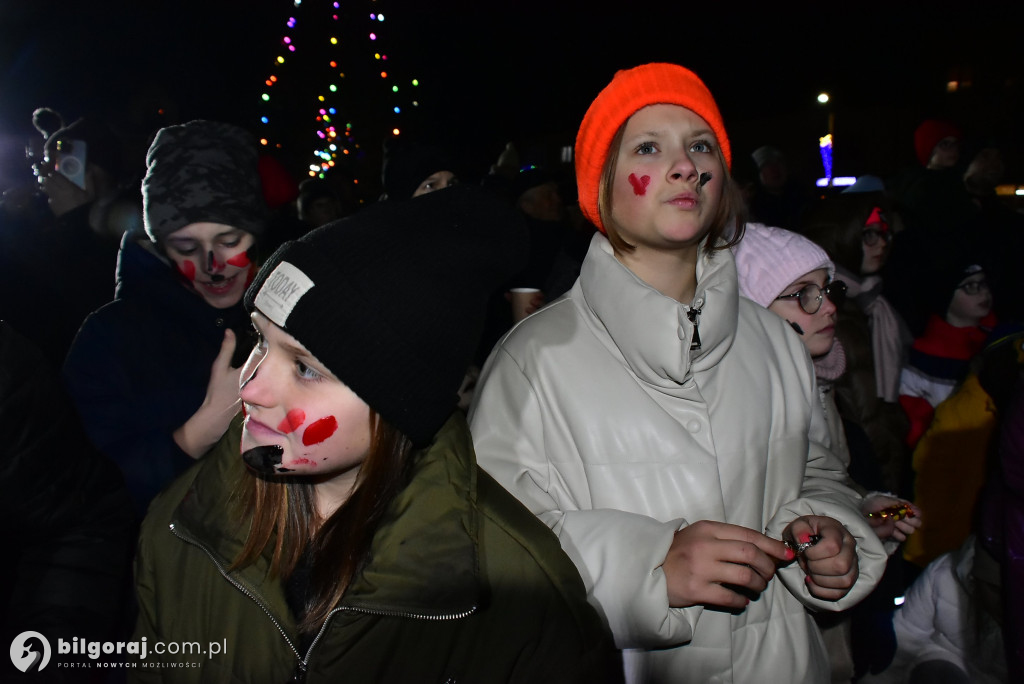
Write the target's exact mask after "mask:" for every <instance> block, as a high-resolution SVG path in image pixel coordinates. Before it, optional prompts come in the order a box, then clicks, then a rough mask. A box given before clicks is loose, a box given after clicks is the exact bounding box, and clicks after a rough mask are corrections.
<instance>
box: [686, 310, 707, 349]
mask: <svg viewBox="0 0 1024 684" xmlns="http://www.w3.org/2000/svg"><path fill="white" fill-rule="evenodd" d="M703 308H704V298H703V297H698V298H697V299H695V300H694V301H693V306H689V307H686V318H687V319H688V320H689V321H690V323H693V340H692V341H691V342H690V351H697V350H698V349H700V346H701V345H700V331H699V330H698V329H697V328H698V320H697V317H698V316H700V314H701V309H703Z"/></svg>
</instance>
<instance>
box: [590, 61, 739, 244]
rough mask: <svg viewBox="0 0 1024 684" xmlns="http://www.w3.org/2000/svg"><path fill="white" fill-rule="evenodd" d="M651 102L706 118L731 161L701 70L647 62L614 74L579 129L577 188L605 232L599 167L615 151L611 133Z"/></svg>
mask: <svg viewBox="0 0 1024 684" xmlns="http://www.w3.org/2000/svg"><path fill="white" fill-rule="evenodd" d="M653 104H673V105H679V106H680V107H686V108H687V109H689V110H690V111H692V112H694V113H696V114H697V115H698V116H700V117H701V118H702V119H704V120H705V121H707V122H708V125H709V126H711V130H712V131H714V133H715V137H717V138H718V145H719V146H720V147H721V149H722V155H723V156H724V157H725V163H726V164H728V165H729V166H730V167H731V166H732V150H731V149H730V148H729V137H728V136H727V135H726V134H725V124H724V123H723V122H722V115H721V114H720V113H719V112H718V105H716V104H715V100H714V98H713V97H711V91H709V90H708V88H707V86H706V85H704V82H703V81H701V80H700V78H699V77H698V76H697V74H695V73H693V72H692V71H690V70H689V69H686V68H683V67H681V66H679V65H677V64H659V63H655V64H644V65H643V66H638V67H634V68H632V69H623V70H622V71H619V72H617V73H616V74H615V77H614V78H613V79H612V82H611V83H609V84H608V85H607V86H605V88H604V90H602V91H601V92H600V93H599V94H598V96H597V98H595V99H594V101H593V102H592V103H591V104H590V108H589V109H588V110H587V113H586V115H585V116H584V117H583V123H582V124H580V131H579V133H577V134H576V187H577V190H578V193H579V200H580V208H581V209H582V210H583V215H584V216H586V217H587V220H588V221H590V222H591V223H593V224H594V225H595V226H597V227H598V229H599V230H600V231H601V232H602V233H604V232H605V227H604V225H603V224H602V223H601V216H600V212H599V211H598V207H597V190H598V187H599V186H600V183H601V171H602V169H604V163H605V161H606V160H607V159H608V155H609V154H613V150H611V149H609V148H610V146H611V143H612V138H614V137H615V133H616V132H617V131H618V130H619V127H620V126H622V125H623V124H624V123H626V121H627V120H628V119H629V117H631V116H633V114H634V113H636V112H637V111H639V110H641V109H643V108H644V107H646V106H648V105H653Z"/></svg>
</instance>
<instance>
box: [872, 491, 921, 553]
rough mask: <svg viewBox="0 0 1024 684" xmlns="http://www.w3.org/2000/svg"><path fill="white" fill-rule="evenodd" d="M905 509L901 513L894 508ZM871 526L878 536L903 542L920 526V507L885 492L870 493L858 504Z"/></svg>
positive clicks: (883, 539) (885, 539) (886, 539)
mask: <svg viewBox="0 0 1024 684" xmlns="http://www.w3.org/2000/svg"><path fill="white" fill-rule="evenodd" d="M897 508H899V509H901V511H903V510H905V511H906V513H905V514H901V511H900V512H898V511H897V510H896V509H897ZM860 512H861V513H863V514H864V515H865V516H866V517H867V519H868V523H869V524H870V525H871V528H872V529H873V530H874V531H875V534H877V535H878V538H879V539H881V540H882V541H883V542H885V541H890V540H894V541H898V542H904V541H906V540H907V537H909V536H910V535H912V534H913V533H914V532H915V531H916V530H917V528H919V527H921V509H920V508H918V507H917V506H915V505H914V504H912V503H910V502H909V501H905V500H903V499H896V498H894V497H891V496H886V495H885V494H872V495H871V496H868V497H867V498H866V499H864V502H863V503H862V504H861V506H860Z"/></svg>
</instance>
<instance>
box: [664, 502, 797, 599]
mask: <svg viewBox="0 0 1024 684" xmlns="http://www.w3.org/2000/svg"><path fill="white" fill-rule="evenodd" d="M794 557H795V554H794V553H793V552H792V551H790V550H789V549H787V548H786V545H785V544H783V543H782V542H781V541H779V540H777V539H772V538H771V537H766V536H765V535H763V534H761V533H760V532H755V531H754V530H751V529H747V528H746V527H740V526H738V525H730V524H728V523H722V522H712V521H710V520H701V521H699V522H695V523H693V524H692V525H689V526H687V527H685V528H683V529H681V530H679V531H678V532H676V534H675V537H674V538H673V540H672V546H670V547H669V550H668V555H666V556H665V562H664V564H663V565H662V570H663V571H664V572H665V579H666V581H667V583H668V604H669V605H670V606H672V607H673V608H685V607H686V606H695V605H711V606H720V607H723V608H730V609H735V610H740V609H742V608H744V607H745V606H746V605H747V604H748V603H750V599H751V598H754V599H756V598H757V597H758V596H759V595H760V594H761V592H762V591H764V590H765V587H767V586H768V582H769V581H770V580H771V579H772V577H774V576H775V567H776V564H777V563H785V562H788V561H791V560H793V558H794Z"/></svg>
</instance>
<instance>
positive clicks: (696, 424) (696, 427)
mask: <svg viewBox="0 0 1024 684" xmlns="http://www.w3.org/2000/svg"><path fill="white" fill-rule="evenodd" d="M686 429H687V430H689V431H690V432H691V433H693V434H697V433H698V432H700V421H699V420H697V419H696V418H695V419H693V420H691V421H690V422H688V423H687V424H686Z"/></svg>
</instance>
